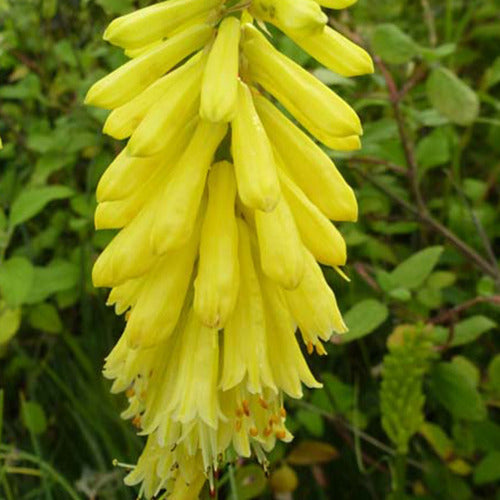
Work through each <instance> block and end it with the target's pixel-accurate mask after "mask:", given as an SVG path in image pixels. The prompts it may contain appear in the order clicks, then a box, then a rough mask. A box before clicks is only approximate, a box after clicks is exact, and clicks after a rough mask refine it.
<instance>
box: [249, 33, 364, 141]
mask: <svg viewBox="0 0 500 500" xmlns="http://www.w3.org/2000/svg"><path fill="white" fill-rule="evenodd" d="M243 50H244V53H245V55H246V57H247V59H248V62H249V65H250V74H251V77H252V78H253V79H255V80H256V81H257V82H258V83H260V84H261V85H262V86H263V87H264V88H265V89H266V90H267V91H268V92H270V93H271V94H272V95H273V96H274V97H276V99H278V100H279V101H280V102H281V103H282V104H283V105H284V106H285V107H286V108H287V109H288V111H290V113H292V115H294V116H295V118H296V119H297V120H298V121H299V122H300V123H302V125H304V127H306V128H307V129H311V128H312V129H313V130H310V131H311V133H313V134H314V130H320V131H321V132H323V134H325V135H326V136H328V137H333V138H337V137H348V136H352V135H360V134H361V133H362V128H361V123H360V121H359V118H358V116H357V115H356V113H355V111H354V110H353V109H352V108H351V107H350V106H349V105H348V104H347V103H346V102H345V101H344V100H343V99H341V98H340V97H339V96H338V95H337V94H335V93H334V92H333V91H331V90H330V89H329V88H328V87H326V86H325V85H323V84H322V83H321V82H320V81H319V80H318V79H317V78H316V77H314V76H313V75H311V74H310V73H309V72H308V71H306V70H305V69H303V68H302V67H301V66H299V65H298V64H296V63H294V62H293V61H291V60H290V59H288V58H287V57H285V56H284V55H282V54H281V53H280V52H278V51H277V50H276V49H275V48H274V47H273V46H272V45H271V44H270V43H269V42H268V41H267V40H266V38H265V36H264V35H263V34H262V33H260V32H259V31H258V30H257V29H256V28H255V27H253V26H252V25H249V24H246V25H245V26H244V41H243Z"/></svg>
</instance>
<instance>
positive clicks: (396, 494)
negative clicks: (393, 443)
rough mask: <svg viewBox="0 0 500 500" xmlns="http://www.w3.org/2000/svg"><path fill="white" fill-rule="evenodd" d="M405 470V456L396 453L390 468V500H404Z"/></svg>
mask: <svg viewBox="0 0 500 500" xmlns="http://www.w3.org/2000/svg"><path fill="white" fill-rule="evenodd" d="M406 468H407V463H406V455H404V454H402V453H398V454H397V455H396V456H395V457H394V463H393V467H392V492H393V495H392V500H403V499H404V498H405V486H406Z"/></svg>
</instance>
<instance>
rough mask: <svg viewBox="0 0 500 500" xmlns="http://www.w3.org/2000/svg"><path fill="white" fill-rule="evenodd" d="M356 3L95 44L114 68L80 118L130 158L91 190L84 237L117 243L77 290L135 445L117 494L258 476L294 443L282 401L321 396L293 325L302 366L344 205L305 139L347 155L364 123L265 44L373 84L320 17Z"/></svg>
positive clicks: (194, 489)
mask: <svg viewBox="0 0 500 500" xmlns="http://www.w3.org/2000/svg"><path fill="white" fill-rule="evenodd" d="M352 3H353V1H352V0H259V2H257V1H254V2H252V1H247V0H245V1H240V2H234V1H226V0H167V1H164V2H160V3H156V4H154V5H152V6H150V7H146V8H144V9H141V10H139V11H137V12H134V13H131V14H128V15H126V16H123V17H120V18H118V19H116V20H115V21H113V22H112V23H111V24H110V26H109V28H108V29H107V30H106V33H105V39H106V40H108V41H109V42H111V43H113V44H115V45H117V46H119V47H122V48H123V49H124V50H125V53H126V54H127V55H128V56H129V58H130V61H129V62H128V63H126V64H125V65H123V66H122V67H120V68H118V69H117V70H115V71H114V72H112V73H111V74H110V75H109V76H107V77H105V78H104V79H102V80H101V81H99V82H97V83H96V84H95V85H94V86H93V87H92V88H91V89H90V91H89V93H88V95H87V99H86V102H87V103H88V104H90V105H94V106H99V107H102V108H105V109H109V110H111V113H110V114H109V116H108V119H107V120H106V123H105V126H104V131H105V133H107V134H109V135H111V136H112V137H115V138H116V139H128V143H127V145H126V147H125V148H124V149H123V151H122V152H121V153H120V155H119V156H118V157H117V158H116V160H115V161H114V162H113V163H112V164H111V165H110V166H109V168H108V169H107V170H106V172H105V173H104V175H103V176H102V178H101V180H100V182H99V185H98V188H97V200H98V202H99V205H98V208H97V211H96V215H95V222H96V227H97V228H98V229H104V228H106V229H117V230H119V232H118V233H117V235H116V236H115V238H114V239H113V240H112V242H111V243H110V244H109V245H108V247H107V248H106V249H105V250H104V252H103V253H102V254H101V255H100V256H99V258H98V260H97V261H96V263H95V266H94V270H93V280H94V284H95V285H96V286H100V287H109V288H111V289H112V290H111V293H110V295H109V300H108V304H109V305H114V306H115V310H116V313H117V314H125V317H126V327H125V330H124V332H123V335H122V336H121V338H120V340H119V341H118V343H117V344H116V346H115V348H114V349H113V351H112V352H111V354H110V355H109V357H108V358H107V360H106V364H105V368H104V374H105V376H106V377H108V378H110V379H112V380H114V382H113V388H112V390H113V391H114V392H122V391H125V392H126V395H127V398H128V401H129V406H128V408H127V409H126V410H125V411H124V412H123V415H122V416H123V417H124V418H127V419H131V420H132V422H133V423H134V425H135V426H136V427H137V428H138V429H139V431H140V434H142V435H145V436H147V443H146V446H145V448H144V451H143V453H142V455H141V457H140V458H139V461H138V463H137V466H136V467H135V468H134V470H133V471H132V472H131V473H130V474H129V476H128V477H127V479H126V482H127V484H130V485H134V484H141V485H142V486H141V494H143V495H144V496H145V497H147V498H151V497H153V496H154V495H155V494H157V493H158V492H160V491H162V490H166V491H167V492H169V493H170V495H171V496H170V497H169V498H173V499H191V498H196V497H197V495H198V493H199V491H200V490H201V488H202V486H203V484H204V482H205V481H206V479H207V478H208V479H210V480H211V481H212V486H213V477H214V472H215V471H216V470H218V469H219V468H221V467H223V465H224V461H225V457H226V454H227V451H228V449H229V448H231V449H232V450H234V451H235V452H236V453H237V454H238V455H240V456H242V457H249V456H251V454H252V453H253V454H255V455H256V456H257V458H258V459H259V461H261V462H262V463H265V460H266V459H265V453H266V452H268V451H270V450H271V449H272V448H273V447H274V445H275V443H276V441H277V440H281V441H285V442H287V441H290V440H291V439H292V436H291V434H290V433H289V432H288V430H287V429H286V426H285V419H286V411H285V409H284V404H283V400H284V396H285V395H288V396H290V397H292V398H300V397H302V384H304V385H306V386H307V387H310V388H317V387H320V384H319V383H318V382H317V381H316V379H315V378H314V376H313V375H312V373H311V371H310V370H309V368H308V366H307V363H306V360H305V358H304V355H303V352H302V350H301V348H300V345H299V341H298V339H297V336H296V329H297V328H298V329H299V331H300V335H301V337H302V339H303V342H304V344H305V347H306V350H307V351H308V352H309V354H312V353H313V352H314V350H316V352H317V353H318V354H325V353H326V351H325V349H324V347H323V344H322V342H326V341H328V340H329V338H330V337H331V335H332V334H333V333H342V332H344V331H345V330H346V327H345V325H344V322H343V320H342V317H341V314H340V311H339V310H338V307H337V302H336V299H335V295H334V293H333V291H332V290H331V289H330V287H329V286H328V284H327V282H326V280H325V278H324V277H323V273H322V271H321V267H320V264H323V265H328V266H333V267H335V268H337V269H338V267H339V266H342V265H344V264H345V262H346V246H345V242H344V240H343V238H342V235H341V234H340V232H339V231H338V229H337V228H336V227H335V226H334V225H333V224H332V223H331V220H333V221H355V220H356V219H357V204H356V199H355V197H354V193H353V191H352V189H351V188H350V187H349V186H348V184H347V183H346V182H345V181H344V179H343V177H342V175H341V174H340V173H339V171H338V170H337V168H336V167H335V165H334V163H333V162H332V160H331V159H330V157H329V156H328V155H327V154H326V153H325V152H324V151H323V150H322V149H321V147H320V146H319V145H318V144H317V143H316V142H315V141H314V140H313V139H312V138H311V136H313V137H314V138H316V139H317V140H318V141H319V142H321V143H323V144H325V145H326V146H328V147H330V148H332V149H337V150H353V149H356V148H358V147H359V144H360V141H359V136H360V134H361V132H362V129H361V124H360V121H359V119H358V117H357V115H356V113H355V112H354V111H353V110H352V108H351V107H350V106H349V105H348V104H347V103H346V102H345V101H344V100H342V99H341V98H340V97H339V96H338V95H337V94H335V92H333V91H332V90H330V89H329V88H328V87H326V86H324V85H323V84H322V83H321V82H319V80H317V79H316V78H315V77H314V76H313V75H311V74H310V73H308V72H307V71H306V70H304V69H303V68H301V67H300V66H299V65H297V64H296V63H294V62H293V61H291V60H289V59H288V58H287V57H285V56H284V55H282V54H281V53H280V52H279V51H278V50H277V49H276V48H275V47H274V46H273V43H272V42H273V41H272V39H270V38H269V36H268V35H267V34H266V32H264V31H262V30H261V28H262V27H263V26H264V25H263V23H271V24H273V25H275V26H276V27H277V28H278V29H280V30H281V31H282V32H284V33H285V34H286V35H287V36H289V37H290V38H292V39H293V40H294V41H295V42H296V43H297V44H298V45H299V46H301V47H302V48H303V49H304V50H306V51H308V52H309V53H310V54H311V55H312V56H313V57H315V58H316V59H317V60H318V61H319V62H320V63H322V64H324V65H325V66H327V67H328V68H330V69H331V70H333V71H335V72H337V73H339V74H341V75H344V76H354V75H360V74H363V73H369V72H371V71H372V70H373V66H372V62H371V60H370V57H369V56H368V54H367V53H366V52H365V51H364V50H363V49H361V48H359V47H357V46H356V45H355V44H353V43H352V42H351V41H349V40H348V39H347V38H345V37H344V36H342V35H341V34H340V33H338V32H336V31H334V30H333V29H331V28H329V27H328V26H327V20H328V19H327V16H326V15H325V14H324V13H323V12H322V10H321V6H326V7H331V8H344V7H346V6H348V5H350V4H352ZM274 100H276V101H277V102H279V103H280V104H281V105H282V106H283V107H284V108H285V109H286V110H287V112H288V113H289V114H290V115H291V117H292V119H290V118H289V117H287V116H286V115H285V114H284V113H283V112H282V111H280V110H279V109H278V107H277V106H276V104H275V103H273V101H274ZM304 129H305V131H304Z"/></svg>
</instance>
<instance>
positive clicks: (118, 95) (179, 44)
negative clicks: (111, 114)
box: [85, 24, 213, 109]
mask: <svg viewBox="0 0 500 500" xmlns="http://www.w3.org/2000/svg"><path fill="white" fill-rule="evenodd" d="M212 31H213V29H212V28H211V27H210V26H208V25H206V24H201V25H197V26H193V27H192V28H190V29H189V30H187V31H185V32H183V33H179V34H178V35H176V36H174V37H173V38H170V39H168V40H166V41H165V42H163V43H161V44H160V45H158V46H157V47H155V48H153V49H151V50H150V51H148V52H146V53H144V54H143V55H141V56H139V57H137V58H135V59H132V60H131V61H129V62H128V63H126V64H125V65H123V66H122V67H121V68H118V69H117V70H115V71H114V72H113V73H111V74H110V75H108V76H106V77H104V78H103V79H102V80H100V81H98V82H97V83H96V84H94V85H93V86H92V88H91V89H90V90H89V92H88V94H87V97H86V99H85V103H86V104H91V105H93V106H98V107H101V108H104V109H114V108H117V107H119V106H122V105H123V104H126V103H127V102H128V101H129V100H130V99H132V98H134V97H135V96H137V95H138V94H140V93H141V92H142V91H143V90H144V89H146V88H147V87H148V86H149V85H151V84H152V83H154V82H155V81H156V80H157V79H158V78H159V77H160V76H162V75H163V74H165V73H166V72H167V71H169V70H170V69H171V68H173V67H174V66H175V65H176V64H178V63H179V62H180V61H182V60H183V59H184V58H185V57H186V56H188V55H189V54H192V53H193V52H194V51H195V50H198V49H199V48H200V47H202V46H203V45H204V44H205V43H206V42H207V41H208V39H209V38H210V36H211V34H212Z"/></svg>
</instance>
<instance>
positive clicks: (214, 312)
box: [194, 162, 239, 328]
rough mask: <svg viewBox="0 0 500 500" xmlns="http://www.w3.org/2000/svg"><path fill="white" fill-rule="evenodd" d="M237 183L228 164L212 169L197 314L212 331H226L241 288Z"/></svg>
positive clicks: (209, 180) (200, 266) (196, 299)
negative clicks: (235, 207) (236, 202)
mask: <svg viewBox="0 0 500 500" xmlns="http://www.w3.org/2000/svg"><path fill="white" fill-rule="evenodd" d="M235 200H236V181H235V179H234V171H233V166H232V165H231V164H230V163H228V162H221V163H217V164H215V165H213V166H212V169H211V172H210V176H209V178H208V206H207V212H206V214H205V219H204V221H203V228H202V232H201V242H200V259H199V263H198V275H197V277H196V280H195V282H194V290H195V294H194V310H195V311H196V313H197V314H198V316H199V317H200V319H201V321H202V322H203V323H204V324H205V325H207V326H210V327H212V328H215V327H217V328H223V327H224V325H225V324H226V321H227V318H228V316H229V315H230V314H231V313H232V311H233V309H234V306H235V303H236V298H237V295H238V286H239V263H238V226H237V224H236V216H235V211H234V204H235Z"/></svg>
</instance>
